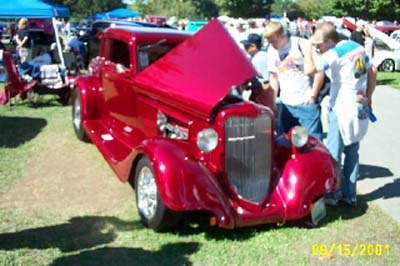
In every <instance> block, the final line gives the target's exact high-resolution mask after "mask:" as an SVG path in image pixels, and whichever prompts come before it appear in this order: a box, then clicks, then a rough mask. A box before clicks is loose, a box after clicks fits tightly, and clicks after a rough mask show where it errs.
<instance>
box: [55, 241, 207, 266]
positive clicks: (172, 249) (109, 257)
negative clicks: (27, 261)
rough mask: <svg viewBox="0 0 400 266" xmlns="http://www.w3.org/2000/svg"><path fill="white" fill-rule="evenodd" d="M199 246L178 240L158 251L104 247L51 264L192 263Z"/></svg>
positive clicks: (106, 265)
mask: <svg viewBox="0 0 400 266" xmlns="http://www.w3.org/2000/svg"><path fill="white" fill-rule="evenodd" d="M199 246H200V244H199V243H197V242H180V243H179V242H178V243H171V244H166V245H163V246H162V247H161V248H160V249H159V250H156V251H149V250H145V249H143V248H122V247H103V248H98V249H94V250H87V251H82V252H80V253H79V254H76V255H70V256H64V257H61V258H59V259H56V260H55V261H54V262H53V263H52V264H50V265H51V266H73V265H86V266H90V265H93V266H103V265H104V266H109V265H113V266H126V265H150V266H151V265H192V263H191V262H190V261H189V259H188V258H187V256H188V255H190V254H193V253H195V252H196V251H197V250H198V249H199Z"/></svg>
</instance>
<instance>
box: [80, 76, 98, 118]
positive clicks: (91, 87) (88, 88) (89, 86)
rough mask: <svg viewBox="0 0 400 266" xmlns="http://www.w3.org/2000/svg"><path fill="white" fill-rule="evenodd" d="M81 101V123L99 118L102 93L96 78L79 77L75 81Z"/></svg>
mask: <svg viewBox="0 0 400 266" xmlns="http://www.w3.org/2000/svg"><path fill="white" fill-rule="evenodd" d="M76 89H78V90H79V95H80V99H81V115H82V121H85V120H88V119H97V118H99V117H100V110H99V106H98V105H99V103H100V102H101V97H100V94H101V93H102V88H101V83H100V80H99V79H98V78H97V77H93V76H80V77H78V80H77V87H76Z"/></svg>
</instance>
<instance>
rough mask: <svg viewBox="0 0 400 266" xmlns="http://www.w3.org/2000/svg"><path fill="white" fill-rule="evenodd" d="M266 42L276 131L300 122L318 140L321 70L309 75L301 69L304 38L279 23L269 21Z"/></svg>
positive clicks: (279, 131) (285, 129) (305, 41)
mask: <svg viewBox="0 0 400 266" xmlns="http://www.w3.org/2000/svg"><path fill="white" fill-rule="evenodd" d="M264 37H265V38H266V39H267V40H268V42H269V44H270V45H269V48H268V68H269V71H270V85H271V87H272V88H273V89H274V91H275V96H279V100H280V102H281V103H280V102H279V100H278V101H277V103H278V105H280V106H278V109H280V115H279V122H278V123H279V128H278V133H287V132H288V131H289V130H290V129H291V128H292V127H293V126H295V125H300V126H302V127H304V128H306V129H307V130H308V132H309V133H310V135H312V136H314V137H315V138H317V139H319V140H322V125H321V120H320V107H319V105H318V104H317V103H316V99H317V96H318V93H319V90H320V88H321V86H322V84H323V80H324V73H323V72H321V73H317V74H316V75H315V76H313V78H310V77H309V76H307V75H305V73H304V69H303V66H304V51H305V48H306V44H307V40H306V39H301V38H298V37H288V36H287V35H286V34H285V31H284V28H283V26H282V24H281V23H279V22H275V21H272V22H270V23H269V24H268V25H267V26H266V28H265V31H264Z"/></svg>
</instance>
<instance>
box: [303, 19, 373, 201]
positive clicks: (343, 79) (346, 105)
mask: <svg viewBox="0 0 400 266" xmlns="http://www.w3.org/2000/svg"><path fill="white" fill-rule="evenodd" d="M313 46H316V47H317V48H318V49H319V51H320V52H321V53H323V54H322V58H321V59H322V60H319V61H315V60H314V59H313V55H312V50H313ZM304 65H305V73H306V74H309V75H313V74H314V73H316V72H322V71H327V73H328V74H329V76H330V78H331V90H330V111H329V130H328V138H327V147H328V149H329V151H330V153H331V154H332V156H333V158H334V159H335V160H336V163H337V167H338V171H339V173H340V170H341V161H342V153H344V154H345V159H344V165H343V175H344V178H343V179H342V180H340V182H339V183H340V191H338V192H339V193H336V197H334V199H333V200H335V201H337V200H343V201H344V202H346V203H348V204H350V205H352V206H355V205H356V202H357V197H356V182H357V176H358V170H359V156H358V150H359V142H360V140H361V139H362V138H363V136H364V135H365V134H366V132H367V128H368V115H369V111H370V110H371V109H370V108H371V97H372V93H373V91H374V89H375V85H376V71H375V70H374V68H373V67H372V64H371V59H370V58H369V57H368V55H367V53H366V51H365V49H364V47H363V46H362V45H360V44H358V43H356V42H354V41H340V37H339V34H338V33H337V31H336V30H335V28H334V26H333V25H332V24H331V23H327V22H324V23H321V24H319V25H318V26H317V28H316V30H315V32H314V34H313V36H312V37H311V38H310V41H309V43H308V46H307V50H306V53H305V63H304Z"/></svg>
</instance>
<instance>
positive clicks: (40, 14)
mask: <svg viewBox="0 0 400 266" xmlns="http://www.w3.org/2000/svg"><path fill="white" fill-rule="evenodd" d="M23 17H26V18H49V19H52V20H53V27H55V18H60V17H64V18H66V17H70V12H69V8H68V7H63V6H59V5H53V4H49V3H45V2H43V1H40V0H29V1H28V0H0V18H14V19H15V18H23ZM54 32H55V34H56V43H57V50H58V54H59V55H60V59H61V64H62V65H63V66H64V67H65V63H64V58H63V57H62V51H61V44H60V41H59V38H58V32H57V29H55V28H54Z"/></svg>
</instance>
